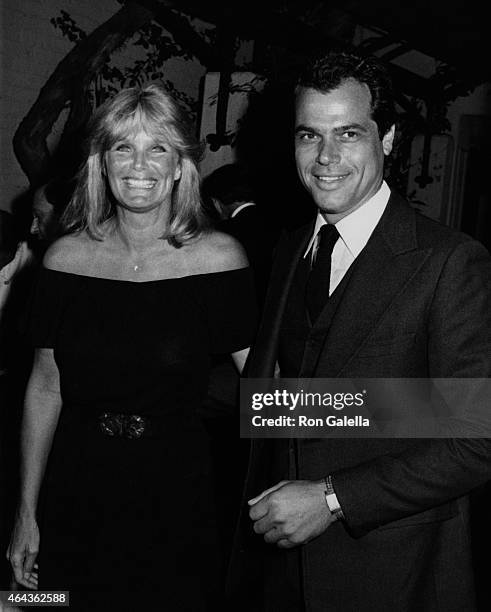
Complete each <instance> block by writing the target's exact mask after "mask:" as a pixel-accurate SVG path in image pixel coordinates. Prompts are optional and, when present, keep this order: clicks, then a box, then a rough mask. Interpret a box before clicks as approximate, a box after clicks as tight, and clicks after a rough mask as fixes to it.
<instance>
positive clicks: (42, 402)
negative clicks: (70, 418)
mask: <svg viewBox="0 0 491 612" xmlns="http://www.w3.org/2000/svg"><path fill="white" fill-rule="evenodd" d="M60 409H61V396H60V381H59V373H58V368H57V366H56V363H55V360H54V356H53V350H52V349H38V350H37V351H36V353H35V357H34V366H33V370H32V373H31V377H30V379H29V383H28V386H27V391H26V398H25V402H24V416H23V420H22V429H21V471H20V500H19V505H18V508H17V516H16V521H15V525H14V529H13V532H12V538H11V541H10V546H9V549H8V551H7V558H8V559H9V560H10V562H11V564H12V567H13V570H14V576H15V579H16V581H17V582H18V583H19V584H21V585H23V586H25V587H27V588H31V589H32V588H36V586H37V577H36V574H35V573H33V571H32V570H33V566H34V562H35V560H36V556H37V553H38V547H39V530H38V527H37V522H36V508H37V502H38V496H39V489H40V487H41V482H42V479H43V475H44V471H45V468H46V462H47V459H48V455H49V452H50V449H51V444H52V441H53V435H54V432H55V429H56V426H57V423H58V417H59V414H60Z"/></svg>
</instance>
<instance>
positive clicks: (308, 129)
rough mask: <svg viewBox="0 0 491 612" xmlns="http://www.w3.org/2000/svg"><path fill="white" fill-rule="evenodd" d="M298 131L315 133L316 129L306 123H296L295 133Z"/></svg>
mask: <svg viewBox="0 0 491 612" xmlns="http://www.w3.org/2000/svg"><path fill="white" fill-rule="evenodd" d="M298 132H314V133H317V130H316V129H315V128H313V127H310V126H308V125H303V124H300V125H297V126H296V127H295V134H298Z"/></svg>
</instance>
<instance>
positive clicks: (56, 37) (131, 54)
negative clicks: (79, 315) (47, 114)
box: [0, 0, 206, 210]
mask: <svg viewBox="0 0 491 612" xmlns="http://www.w3.org/2000/svg"><path fill="white" fill-rule="evenodd" d="M119 8H120V5H119V4H118V3H117V2H116V1H115V0H96V1H92V0H2V1H1V3H0V11H1V13H0V75H1V76H0V167H1V169H2V171H1V173H0V194H1V197H0V208H2V209H4V210H10V209H11V207H12V203H13V201H14V199H15V198H16V197H18V196H19V195H21V194H22V193H23V192H24V191H25V190H26V189H27V187H28V185H29V183H28V180H27V178H26V176H25V175H24V173H23V172H22V170H21V168H20V166H19V164H18V163H17V160H16V158H15V155H14V152H13V150H12V138H13V136H14V133H15V130H16V129H17V126H18V125H19V123H20V121H21V120H22V118H23V117H24V116H25V115H26V113H27V112H28V110H29V108H30V107H31V106H32V104H33V103H34V101H35V100H36V98H37V96H38V94H39V90H40V89H41V87H42V86H43V85H44V84H45V82H46V81H47V79H48V78H49V76H50V75H51V73H52V72H53V71H54V69H55V68H56V66H57V64H58V63H59V62H60V61H61V60H62V59H63V58H64V57H65V55H66V54H67V53H68V52H69V51H70V50H71V49H72V48H73V43H71V42H70V41H69V40H68V39H67V38H65V37H64V36H63V35H62V33H61V31H60V30H59V29H56V28H55V27H54V26H53V25H52V24H51V23H50V19H51V18H53V17H58V16H59V15H60V11H61V10H64V11H66V12H68V13H69V14H70V16H71V17H72V18H73V19H74V20H75V21H76V23H77V25H78V26H79V27H80V28H81V29H82V30H84V31H85V32H86V33H90V32H92V31H93V30H94V29H95V28H96V27H98V26H99V25H100V24H101V23H103V22H104V21H106V20H107V19H109V18H110V17H111V16H112V15H113V14H114V13H116V12H117V11H118V10H119ZM205 25H206V24H204V23H203V22H201V23H197V24H196V27H197V28H198V29H200V28H203V27H204V26H205ZM141 56H142V51H141V49H140V48H138V47H135V46H133V45H131V41H129V43H128V44H127V45H125V47H124V48H123V49H121V50H120V51H118V52H117V53H115V54H114V55H113V58H112V61H113V62H114V64H115V65H117V66H124V65H129V64H132V63H133V61H134V60H135V59H138V58H141ZM165 71H166V73H167V74H166V78H168V79H170V80H171V81H172V82H173V83H174V85H175V86H176V88H178V89H180V90H181V91H183V92H184V93H186V94H187V95H189V96H191V97H193V98H195V99H197V98H198V97H199V87H200V79H201V78H202V76H203V75H204V73H205V69H204V67H203V66H202V65H201V64H200V63H199V62H198V61H197V60H196V61H186V60H183V59H181V58H176V59H173V60H169V61H168V62H167V63H166V65H165ZM62 120H63V117H61V118H60V120H59V121H58V125H57V126H55V128H54V131H53V133H52V137H51V139H50V142H49V143H48V144H49V146H50V147H53V146H55V144H56V142H57V132H58V131H59V128H60V124H61V123H62Z"/></svg>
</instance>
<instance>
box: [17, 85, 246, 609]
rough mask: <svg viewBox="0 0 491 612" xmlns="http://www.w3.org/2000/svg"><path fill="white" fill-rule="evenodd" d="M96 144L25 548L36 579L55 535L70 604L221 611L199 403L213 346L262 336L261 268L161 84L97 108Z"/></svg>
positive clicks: (40, 329) (45, 408) (53, 266)
mask: <svg viewBox="0 0 491 612" xmlns="http://www.w3.org/2000/svg"><path fill="white" fill-rule="evenodd" d="M88 143H89V150H88V154H87V159H86V162H85V164H84V166H83V168H82V170H81V172H80V178H79V182H78V184H77V186H76V188H75V192H74V195H73V198H72V200H71V202H70V204H69V206H68V208H67V210H66V211H65V213H64V216H63V219H62V222H63V224H64V227H65V228H66V231H67V232H69V233H68V234H67V235H66V236H64V237H63V238H61V239H60V240H58V241H56V242H55V243H54V244H53V245H52V246H51V247H50V249H49V250H48V252H47V253H46V256H45V260H44V266H45V269H44V270H43V275H42V278H41V282H40V285H39V289H38V293H37V297H36V300H35V304H34V306H33V313H32V328H33V332H32V333H33V338H34V342H35V346H37V347H38V350H37V354H36V358H35V364H34V368H33V372H32V375H31V379H30V382H29V386H28V390H27V395H26V402H25V415H24V421H23V432H22V452H23V461H22V475H21V477H22V490H21V500H20V505H19V510H18V518H17V522H16V525H15V528H14V532H13V536H12V541H11V545H10V551H9V554H10V559H11V561H12V564H13V567H14V572H15V577H16V579H17V581H18V582H19V583H20V584H22V585H24V586H26V587H28V588H36V585H37V573H36V572H35V571H34V570H33V563H34V560H35V559H36V551H37V550H38V544H39V542H40V546H39V559H38V563H39V588H40V589H48V588H49V589H54V588H57V589H63V590H70V599H71V607H72V609H73V608H75V609H80V610H96V609H114V610H140V609H141V610H143V609H147V608H146V606H147V607H148V609H168V610H193V612H194V611H198V610H205V609H208V608H209V609H216V606H217V599H216V591H217V579H218V576H219V573H220V559H219V554H218V545H217V537H216V531H217V525H216V520H215V509H214V505H213V498H212V487H213V482H212V474H211V470H210V453H209V446H208V439H207V436H206V434H205V430H204V427H203V424H202V422H201V420H200V418H199V415H198V409H199V407H200V405H201V403H202V401H203V398H204V396H205V393H206V388H207V381H208V370H209V363H210V356H211V355H212V354H213V353H224V352H229V353H233V354H234V357H235V360H236V361H237V363H239V364H240V363H242V362H243V360H244V358H245V350H244V349H245V347H247V346H248V344H249V343H250V339H251V331H252V321H251V317H250V313H251V312H252V311H253V306H252V303H253V302H252V299H251V291H250V286H251V278H250V272H249V270H248V269H247V268H246V266H247V261H246V258H245V256H244V254H243V251H242V249H241V248H240V246H239V245H238V243H237V242H235V241H234V240H233V239H231V238H230V237H228V236H226V235H224V234H220V233H218V232H214V231H211V230H207V229H206V228H205V227H204V223H203V218H202V214H201V212H200V199H199V177H198V171H197V167H196V161H197V156H198V153H199V148H198V147H197V146H196V144H195V143H194V141H193V139H192V138H191V136H190V134H189V132H188V131H187V129H186V128H185V123H184V121H183V118H182V116H181V114H180V113H179V111H178V108H177V105H176V104H175V102H174V101H173V100H172V98H170V97H169V95H168V94H166V93H165V92H164V91H163V90H162V89H161V88H159V87H158V86H157V85H155V84H152V85H149V86H147V87H145V88H144V89H142V90H139V89H136V88H132V89H126V90H123V91H121V92H119V93H118V94H117V95H116V96H115V97H114V98H113V99H112V100H110V101H108V102H106V103H105V104H104V105H103V106H102V107H100V108H99V109H98V110H97V111H96V113H95V115H94V117H93V118H92V120H91V122H90V125H89V139H88ZM48 455H49V462H48ZM224 460H226V458H224ZM47 463H48V465H47V470H46V477H45V478H44V481H43V473H44V471H45V465H46V464H47ZM42 481H43V487H42V490H41V495H40V504H39V506H40V507H39V509H37V501H38V495H39V491H40V488H41V482H42ZM223 486H226V483H224V484H223ZM37 515H38V516H39V517H40V528H39V530H38V524H37V521H36V516H37Z"/></svg>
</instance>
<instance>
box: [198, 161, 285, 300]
mask: <svg viewBox="0 0 491 612" xmlns="http://www.w3.org/2000/svg"><path fill="white" fill-rule="evenodd" d="M255 192H256V187H255V182H254V179H253V177H252V175H251V173H250V172H249V171H248V170H247V168H246V167H245V166H244V165H242V164H240V163H239V162H235V163H231V164H226V165H224V166H220V167H219V168H217V169H216V170H214V171H213V172H212V173H211V174H209V175H208V176H207V177H206V178H205V179H204V180H203V193H204V195H205V197H206V198H207V199H209V200H212V201H213V202H215V207H216V209H217V210H220V211H221V214H222V219H223V221H222V223H221V224H219V225H218V227H219V228H220V230H221V231H223V232H226V233H228V234H230V235H232V236H234V237H235V238H237V240H238V241H239V242H240V243H241V244H242V245H243V247H244V249H245V251H246V253H247V258H248V260H249V262H250V265H251V267H252V269H253V271H254V277H255V281H256V290H257V296H258V301H259V305H261V304H262V302H263V301H264V297H265V294H266V289H267V285H268V279H269V274H270V270H271V260H272V253H273V250H274V247H275V244H276V242H277V240H278V233H279V231H278V226H277V224H276V225H275V224H274V223H273V222H272V220H271V219H270V217H269V216H268V214H267V212H268V211H267V210H265V206H263V205H262V204H260V203H258V198H257V197H256V193H255Z"/></svg>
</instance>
